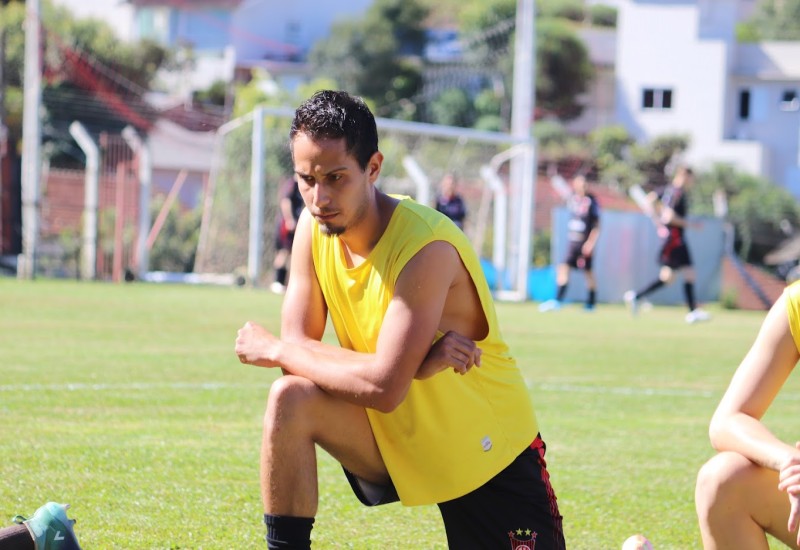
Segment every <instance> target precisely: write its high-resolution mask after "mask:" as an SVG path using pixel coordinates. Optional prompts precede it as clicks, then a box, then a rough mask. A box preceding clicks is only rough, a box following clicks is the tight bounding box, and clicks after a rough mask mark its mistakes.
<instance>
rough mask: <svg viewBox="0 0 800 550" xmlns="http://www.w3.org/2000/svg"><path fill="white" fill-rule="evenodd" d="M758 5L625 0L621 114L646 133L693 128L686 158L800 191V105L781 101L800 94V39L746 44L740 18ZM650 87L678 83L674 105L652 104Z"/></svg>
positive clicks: (740, 0)
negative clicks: (740, 37) (744, 104)
mask: <svg viewBox="0 0 800 550" xmlns="http://www.w3.org/2000/svg"><path fill="white" fill-rule="evenodd" d="M752 9H753V3H752V1H751V0H623V1H621V3H620V13H619V23H618V32H619V36H618V38H617V64H616V75H617V92H618V93H617V98H616V115H617V118H618V121H619V123H621V124H623V125H624V126H625V127H626V128H628V130H629V131H630V132H631V133H632V135H634V136H635V137H636V138H637V139H638V140H643V141H644V140H650V139H653V138H655V137H657V136H659V135H663V134H668V133H670V134H676V133H677V134H681V133H682V134H687V135H689V136H690V139H691V143H690V148H689V150H688V151H687V154H686V160H687V161H688V162H690V163H692V164H695V165H697V166H698V167H703V168H707V167H709V166H711V165H712V164H713V163H715V162H727V163H732V164H734V165H735V166H736V167H737V168H739V169H741V170H745V171H748V172H750V173H752V174H755V175H758V176H762V177H766V178H769V179H770V180H771V181H774V182H775V183H777V184H778V185H782V186H784V187H786V188H787V189H789V190H790V191H792V192H793V193H794V194H795V196H798V197H800V159H799V157H800V131H799V130H798V127H800V110H798V109H796V108H795V107H796V106H797V103H795V107H792V108H786V105H784V106H783V108H781V103H782V102H781V98H782V97H783V95H784V94H785V93H789V92H796V94H797V97H798V102H800V44H797V43H762V44H751V45H740V44H738V43H737V42H736V39H735V36H734V32H735V27H736V22H737V21H738V20H740V19H741V18H742V17H743V16H744V15H747V14H748V13H750V12H751V11H752ZM645 89H653V90H659V89H661V90H671V92H672V96H671V103H672V105H671V108H669V109H658V108H653V109H646V108H644V107H643V91H644V90H645ZM744 89H747V90H749V91H750V100H749V113H748V117H747V119H746V120H744V119H743V118H742V116H741V107H740V97H741V91H742V90H744ZM784 103H785V102H784Z"/></svg>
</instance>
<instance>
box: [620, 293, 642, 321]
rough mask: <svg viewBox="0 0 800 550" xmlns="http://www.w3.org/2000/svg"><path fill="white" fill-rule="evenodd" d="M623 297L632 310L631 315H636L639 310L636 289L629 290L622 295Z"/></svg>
mask: <svg viewBox="0 0 800 550" xmlns="http://www.w3.org/2000/svg"><path fill="white" fill-rule="evenodd" d="M622 299H623V300H625V303H626V304H627V305H628V308H629V309H630V310H631V315H636V314H637V313H638V312H639V301H638V300H637V299H636V291H634V290H629V291H628V292H626V293H625V294H623V295H622Z"/></svg>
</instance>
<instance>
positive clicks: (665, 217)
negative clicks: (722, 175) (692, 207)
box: [624, 166, 711, 324]
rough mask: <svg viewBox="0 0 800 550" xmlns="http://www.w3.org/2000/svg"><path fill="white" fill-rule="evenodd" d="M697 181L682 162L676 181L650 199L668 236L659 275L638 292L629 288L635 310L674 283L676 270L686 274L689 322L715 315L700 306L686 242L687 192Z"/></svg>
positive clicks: (661, 231)
mask: <svg viewBox="0 0 800 550" xmlns="http://www.w3.org/2000/svg"><path fill="white" fill-rule="evenodd" d="M693 182H694V173H693V172H692V169H691V168H688V167H686V166H681V167H679V168H678V169H677V170H676V171H675V176H674V177H673V179H672V183H671V184H669V185H667V186H666V187H665V188H664V191H663V192H662V193H661V195H660V196H659V195H656V194H653V193H651V194H650V195H648V198H649V200H651V202H652V203H653V206H654V212H655V215H654V220H655V222H656V224H657V226H658V233H659V235H660V236H662V237H664V244H663V246H662V247H661V252H660V254H659V263H660V264H661V270H660V271H659V273H658V278H657V279H656V280H655V281H653V282H652V283H650V284H649V285H647V286H646V287H644V288H643V289H642V290H639V291H638V292H635V291H633V290H629V291H628V292H626V293H625V296H624V299H625V302H626V303H627V304H628V306H629V307H630V308H631V312H632V313H634V314H635V313H636V312H637V308H638V305H639V300H641V299H642V298H643V297H644V296H647V295H648V294H650V293H651V292H654V291H656V290H658V289H659V288H661V287H662V286H664V285H668V284H670V283H671V282H672V281H673V280H674V278H675V274H676V272H680V271H682V272H683V274H684V282H683V290H684V296H685V299H686V305H687V307H688V308H689V313H687V314H686V322H687V323H690V324H691V323H696V322H698V321H708V320H709V319H710V318H711V316H710V315H709V314H708V312H706V311H704V310H702V309H699V308H698V307H697V303H696V301H695V297H694V280H695V273H694V268H693V266H692V257H691V255H690V254H689V247H688V246H687V245H686V239H685V234H684V233H685V230H686V228H687V227H688V226H689V222H688V221H687V219H686V215H687V212H688V209H689V204H688V198H687V193H688V191H689V188H690V187H691V185H692V183H693Z"/></svg>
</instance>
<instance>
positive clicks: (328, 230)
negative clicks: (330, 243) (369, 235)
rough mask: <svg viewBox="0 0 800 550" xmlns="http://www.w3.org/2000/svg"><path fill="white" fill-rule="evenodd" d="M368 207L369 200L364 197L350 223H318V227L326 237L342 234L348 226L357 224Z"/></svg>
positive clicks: (364, 215)
mask: <svg viewBox="0 0 800 550" xmlns="http://www.w3.org/2000/svg"><path fill="white" fill-rule="evenodd" d="M368 208H369V202H368V200H367V199H366V198H365V199H364V202H362V203H361V204H360V205H359V207H358V210H356V212H355V214H354V215H353V218H352V219H351V220H350V223H346V224H345V225H333V224H329V223H320V224H319V227H320V230H321V231H322V234H323V235H326V236H328V237H338V236H339V235H342V234H343V233H344V232H345V231H347V230H348V229H349V228H351V227H353V226H355V225H358V223H359V222H361V220H363V219H364V218H365V217H366V216H367V209H368Z"/></svg>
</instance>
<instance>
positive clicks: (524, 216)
mask: <svg viewBox="0 0 800 550" xmlns="http://www.w3.org/2000/svg"><path fill="white" fill-rule="evenodd" d="M535 18H536V8H535V4H534V0H517V18H516V34H515V37H516V38H515V43H514V84H513V99H512V106H511V134H512V135H513V136H514V137H518V138H523V139H525V140H528V141H529V143H530V147H529V148H528V150H527V151H525V152H524V153H523V154H522V155H519V156H518V157H515V158H513V159H512V160H511V172H510V176H511V180H510V191H511V197H512V200H511V201H509V202H510V204H512V205H513V211H512V212H511V239H510V242H511V243H515V244H513V245H512V247H513V248H512V249H511V250H510V254H509V256H510V261H509V262H508V263H507V265H508V268H509V269H512V271H511V279H512V281H513V283H514V286H515V288H516V296H515V298H516V299H517V300H525V299H527V293H528V269H529V267H530V263H531V262H530V253H531V233H532V232H533V206H534V199H535V196H534V195H535V193H534V188H535V185H536V152H535V150H534V142H533V133H532V129H533V113H534V100H535V95H536V86H535V80H536V24H535Z"/></svg>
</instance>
